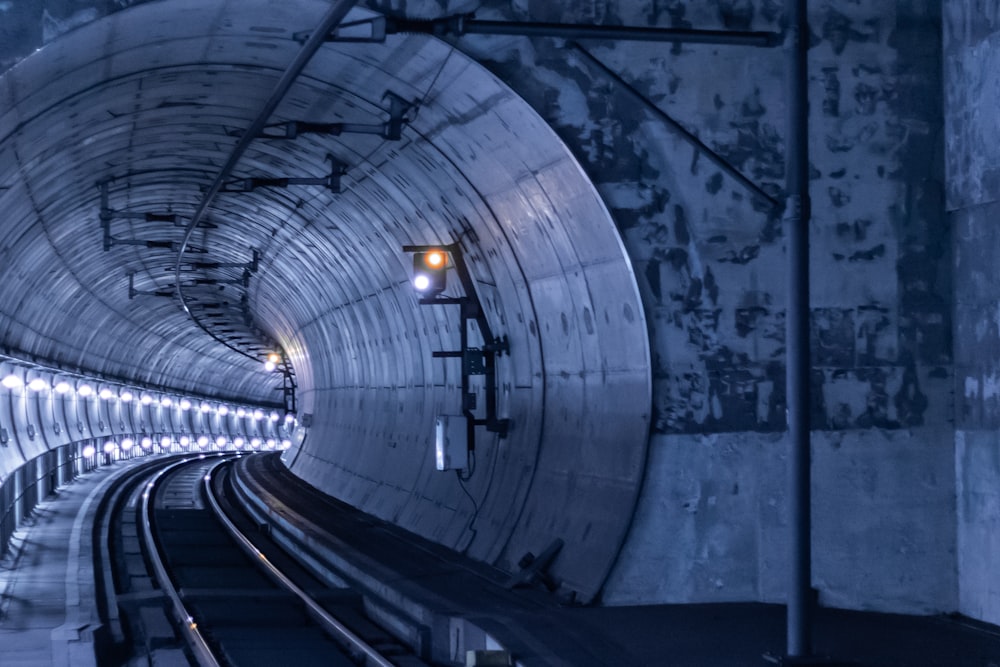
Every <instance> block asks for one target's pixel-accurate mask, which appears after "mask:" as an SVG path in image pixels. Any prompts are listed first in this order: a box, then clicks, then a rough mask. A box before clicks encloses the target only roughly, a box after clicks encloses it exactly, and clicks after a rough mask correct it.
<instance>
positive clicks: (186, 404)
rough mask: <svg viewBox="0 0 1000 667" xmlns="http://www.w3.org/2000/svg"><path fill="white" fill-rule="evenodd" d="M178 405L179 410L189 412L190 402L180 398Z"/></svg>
mask: <svg viewBox="0 0 1000 667" xmlns="http://www.w3.org/2000/svg"><path fill="white" fill-rule="evenodd" d="M180 405H181V410H190V409H191V401H189V400H187V399H186V398H182V399H181V403H180Z"/></svg>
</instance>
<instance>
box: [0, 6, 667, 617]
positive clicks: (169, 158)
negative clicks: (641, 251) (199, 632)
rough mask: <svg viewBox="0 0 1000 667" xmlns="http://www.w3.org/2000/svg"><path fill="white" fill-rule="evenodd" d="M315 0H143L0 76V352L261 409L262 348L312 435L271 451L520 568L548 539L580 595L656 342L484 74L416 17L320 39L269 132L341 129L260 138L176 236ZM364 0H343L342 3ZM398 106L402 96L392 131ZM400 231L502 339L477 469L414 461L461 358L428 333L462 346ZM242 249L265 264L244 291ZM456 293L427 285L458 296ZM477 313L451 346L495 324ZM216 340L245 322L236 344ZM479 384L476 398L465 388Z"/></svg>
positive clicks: (315, 11)
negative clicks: (392, 130) (390, 30)
mask: <svg viewBox="0 0 1000 667" xmlns="http://www.w3.org/2000/svg"><path fill="white" fill-rule="evenodd" d="M326 6H327V5H326V3H323V2H312V3H309V2H305V3H298V2H296V3H274V2H259V3H257V2H254V3H246V2H239V3H225V2H223V3H203V2H188V3H173V2H171V3H150V4H147V5H142V6H138V7H135V8H134V9H131V10H129V11H127V12H121V13H116V14H113V15H111V16H109V17H108V18H106V19H103V20H101V21H98V22H95V23H93V24H90V25H87V26H84V27H82V28H80V29H78V30H75V31H72V32H70V33H69V34H67V35H65V36H64V37H63V38H61V39H60V40H58V41H57V42H55V43H53V44H51V45H49V46H47V47H46V48H44V49H42V50H41V51H40V52H39V53H37V54H35V55H33V56H32V57H30V58H26V59H25V60H24V61H22V62H21V63H19V64H18V65H16V66H15V67H14V68H12V69H11V70H10V71H9V73H8V75H7V77H6V80H7V85H6V86H5V93H4V95H5V102H4V107H5V109H7V110H8V111H7V113H5V114H4V120H3V130H2V134H3V137H4V139H3V155H4V157H3V160H2V164H3V165H4V173H3V175H2V181H3V183H4V184H5V186H6V187H5V190H4V191H3V197H4V202H5V204H4V208H5V210H6V211H7V214H6V215H5V223H4V224H5V230H8V231H5V233H4V236H5V238H6V239H7V242H6V243H5V248H4V266H5V269H4V271H5V276H6V278H5V280H4V283H3V288H2V289H3V296H2V297H0V298H2V301H3V302H4V303H5V304H10V305H11V307H10V308H8V309H5V312H4V314H3V321H4V322H3V330H4V341H5V344H6V345H8V346H9V347H10V348H13V349H16V350H19V351H22V352H23V353H25V354H27V355H30V356H32V357H38V358H42V359H46V360H52V361H55V362H59V363H62V364H68V365H70V366H77V367H83V368H87V369H89V370H92V371H96V372H98V373H101V374H106V375H108V376H110V377H117V378H128V379H131V380H133V381H138V382H141V383H148V384H150V385H154V386H170V387H176V388H178V389H181V390H184V391H186V392H189V393H192V394H197V395H204V396H207V397H239V398H240V399H242V400H243V401H245V402H252V403H259V404H265V405H266V404H274V403H280V402H281V401H280V399H281V397H282V396H281V392H280V391H276V390H275V386H276V385H278V389H279V390H280V384H281V381H280V379H279V380H276V379H275V376H276V375H278V374H277V373H276V372H275V371H271V372H268V371H266V370H265V367H264V364H265V361H266V359H265V356H266V353H267V352H268V351H270V350H271V349H273V350H279V351H281V354H282V355H283V357H284V359H285V362H286V363H287V365H288V367H289V370H290V371H291V372H293V373H294V381H295V383H296V385H297V387H296V406H295V407H296V412H297V416H298V420H299V423H300V424H302V426H301V432H300V433H299V437H298V438H297V443H296V444H295V446H294V447H293V448H292V449H291V450H290V451H288V452H287V461H288V465H289V468H290V469H291V470H293V471H294V472H295V473H296V474H297V475H300V476H301V477H302V478H303V479H305V480H307V481H309V482H310V483H312V484H314V485H315V486H317V487H319V488H321V489H323V490H325V491H327V492H328V493H332V494H333V495H335V496H337V497H339V498H341V499H344V500H346V501H348V502H350V503H352V504H354V505H356V506H357V507H359V508H362V509H364V510H365V511H367V512H370V513H372V514H374V515H376V516H378V517H380V518H384V519H388V520H390V521H392V522H394V523H397V524H398V525H400V526H403V527H405V528H407V529H409V530H412V531H414V532H416V533H418V534H421V535H425V536H428V537H430V538H432V539H434V540H436V541H439V542H441V543H442V544H446V545H448V546H451V547H453V548H455V549H460V550H462V551H465V552H467V553H469V554H470V555H472V556H473V557H475V558H478V559H482V560H487V561H491V562H496V563H501V564H506V565H507V566H508V567H510V568H513V565H514V563H516V561H517V560H519V559H520V558H521V557H522V555H523V554H524V553H526V552H530V551H534V552H536V553H537V552H540V551H541V550H543V549H545V548H546V547H547V546H549V544H550V543H551V542H552V541H553V540H555V539H557V538H559V539H562V540H563V541H564V542H565V547H564V549H565V555H566V557H565V564H564V565H563V567H562V568H561V570H562V572H561V576H562V577H563V578H564V579H565V580H566V581H567V582H568V583H567V585H568V586H569V587H570V589H571V590H573V591H578V592H579V595H580V596H581V598H584V599H590V598H592V597H593V596H594V595H595V594H596V593H597V591H598V590H599V589H600V586H601V584H602V582H603V579H604V577H605V576H606V575H607V572H608V570H609V569H610V567H611V565H612V563H613V561H614V559H615V556H616V555H617V551H618V549H619V548H620V547H621V544H622V541H623V539H624V536H625V531H626V530H627V527H628V525H629V517H630V515H631V512H632V510H633V508H634V505H635V503H636V499H637V495H638V489H639V485H640V483H641V480H642V472H643V465H644V461H645V450H646V441H647V438H648V431H649V419H650V400H651V399H650V371H649V343H648V334H647V330H646V325H645V320H644V317H643V308H642V304H641V302H640V299H639V292H638V288H637V286H636V279H635V275H634V272H633V270H632V266H631V263H630V261H629V258H628V256H627V254H626V253H625V250H624V246H623V244H622V241H621V239H620V236H619V235H618V233H617V231H616V229H615V226H614V223H613V221H612V219H611V217H610V215H609V213H608V210H607V208H606V207H605V205H604V204H603V203H602V199H601V198H600V196H599V195H598V194H597V192H596V191H595V189H594V187H593V185H592V184H591V182H590V181H589V179H588V178H587V176H586V174H585V173H584V172H583V170H582V169H581V167H580V165H579V164H578V163H577V161H576V160H575V159H574V158H573V156H572V154H571V153H570V151H569V150H568V149H567V147H566V146H565V145H564V144H563V143H562V142H561V141H560V139H559V138H558V136H557V135H556V134H555V133H554V132H553V131H552V130H551V128H549V127H548V126H547V125H546V124H545V123H544V121H542V120H541V119H540V118H539V116H538V114H537V113H535V112H534V111H533V110H532V109H531V108H530V106H529V105H527V104H526V103H525V102H524V101H523V100H522V99H521V98H519V97H518V96H517V95H516V94H514V93H513V92H512V91H511V90H510V89H509V88H508V87H507V86H505V85H504V84H503V83H502V82H501V81H499V80H498V79H497V77H495V76H493V75H492V74H490V73H489V72H488V71H487V70H486V69H484V68H483V67H482V66H480V65H478V64H477V63H475V62H474V61H473V60H472V59H470V58H468V57H466V56H463V55H462V54H461V53H460V52H458V51H456V50H455V49H453V48H451V47H449V46H447V45H446V44H444V43H442V42H441V41H440V40H437V39H434V38H432V37H429V36H426V35H415V34H410V35H406V34H402V35H397V36H394V37H390V38H388V39H387V40H386V41H385V43H348V42H345V43H343V44H337V43H331V44H330V45H326V46H324V47H323V48H322V49H320V50H319V52H317V54H316V55H315V57H314V58H312V60H311V61H310V62H309V64H308V66H307V68H306V69H305V70H304V71H303V72H302V73H301V75H299V76H298V77H297V78H296V79H295V82H294V84H293V85H292V87H291V88H290V89H289V90H288V92H287V94H285V95H284V96H283V98H282V99H281V101H280V104H279V105H278V108H277V110H276V111H275V112H274V114H272V115H271V116H270V117H269V118H268V119H267V122H268V127H269V128H275V127H277V128H278V129H279V130H281V132H284V129H285V126H286V125H287V124H288V123H292V122H301V123H303V124H305V123H310V124H343V125H344V126H346V127H347V131H344V132H337V133H335V134H330V133H327V134H323V133H318V132H317V133H307V132H303V133H301V134H299V135H298V136H295V137H294V138H277V139H270V138H260V139H258V140H256V141H253V142H251V143H250V145H249V148H248V150H247V151H246V153H245V154H244V155H243V157H242V158H241V159H240V160H239V162H238V163H237V164H236V166H235V168H234V169H233V170H232V172H231V175H230V176H229V177H228V180H227V183H226V184H225V185H224V186H223V190H222V191H221V192H219V193H218V195H216V196H215V197H214V198H213V199H212V201H211V203H210V204H209V205H208V208H207V209H206V210H205V212H204V215H203V217H202V221H200V222H198V224H197V225H196V228H194V229H192V232H193V233H192V234H190V235H189V237H190V241H189V243H188V244H187V246H186V248H185V249H184V251H183V252H180V253H179V252H178V250H177V249H176V248H178V247H179V246H180V245H181V242H182V241H183V240H184V232H185V224H187V223H189V222H190V221H191V219H192V216H193V215H194V212H195V210H196V209H197V207H198V206H199V204H200V202H201V199H202V196H203V192H204V191H206V190H207V189H208V188H209V187H210V186H211V184H212V181H213V179H215V178H216V177H217V176H218V174H219V173H220V171H221V169H222V166H223V163H224V162H225V161H226V159H227V158H228V156H229V153H230V152H231V151H232V149H233V147H234V146H235V145H236V143H237V141H238V140H239V138H240V133H241V132H243V131H246V130H247V129H248V128H249V126H250V124H251V123H252V121H253V120H254V117H255V115H257V114H258V113H259V110H260V109H261V108H262V107H263V105H264V104H265V101H266V100H267V97H268V95H269V94H270V93H271V92H272V90H273V89H274V87H275V85H276V83H277V82H278V80H279V79H280V77H281V76H282V74H283V72H284V70H285V68H286V67H287V65H288V63H289V62H290V61H292V60H293V59H294V57H295V55H296V53H297V52H298V51H299V49H300V41H301V39H299V40H298V41H297V35H298V34H299V33H301V32H303V31H308V29H309V27H310V25H313V24H315V23H316V22H317V21H318V20H319V18H320V17H322V16H323V14H324V12H325V10H326ZM370 16H371V13H370V12H366V11H364V10H361V9H358V10H354V11H353V12H352V13H351V14H350V15H349V16H348V17H346V18H345V22H346V23H354V22H359V21H363V20H364V19H365V18H367V17H370ZM310 17H312V18H310ZM393 105H399V107H401V108H402V107H405V111H403V112H399V114H400V115H402V116H403V117H402V118H401V119H400V120H399V122H400V123H401V129H400V130H399V131H398V133H397V134H398V136H394V137H392V138H386V135H387V134H388V133H387V132H385V131H383V128H384V127H385V126H387V124H388V123H389V122H390V120H391V114H390V111H391V110H392V106H393ZM355 127H356V128H360V130H359V131H356V132H352V131H351V129H352V128H355ZM371 128H374V130H372V129H371ZM371 132H377V133H371ZM280 136H287V135H286V134H281V135H280ZM331 162H333V163H335V164H336V165H337V170H338V174H337V181H338V183H337V184H336V187H333V186H334V184H333V183H321V184H318V185H317V184H297V183H293V184H289V185H287V186H286V187H279V186H274V187H268V186H261V187H253V188H248V187H246V181H247V180H248V179H254V178H257V179H269V178H270V179H275V178H279V179H280V178H291V179H293V180H294V179H296V178H306V179H308V178H310V177H312V178H314V179H318V177H323V176H325V175H327V174H329V173H330V171H331V167H332V166H333V165H332V164H331ZM341 171H342V172H343V173H342V174H340V173H339V172H341ZM102 212H103V214H104V218H102ZM105 218H106V220H105ZM179 221H180V222H179ZM105 224H106V228H105V227H104V226H103V225H105ZM107 238H110V240H111V241H110V243H105V241H106V239H107ZM144 242H152V243H147V244H146V245H143V243H144ZM412 244H437V245H447V244H457V246H458V248H460V252H461V253H462V256H463V258H464V262H465V264H466V265H467V267H468V273H469V274H470V277H471V280H472V281H473V283H474V285H475V293H476V296H477V298H478V301H479V303H480V304H481V307H482V309H483V311H484V313H485V316H486V318H487V319H488V320H489V323H490V328H491V332H492V333H493V335H494V336H496V337H500V336H503V337H505V338H506V340H507V341H509V353H508V354H504V355H501V356H500V358H499V359H498V360H497V378H496V382H497V387H498V396H497V398H496V401H497V403H498V407H497V409H498V410H500V411H501V412H502V418H503V419H506V420H509V423H510V425H511V426H510V428H509V430H508V432H507V433H505V434H504V436H503V437H501V436H500V434H497V433H490V432H488V431H486V430H485V429H483V428H481V427H480V428H478V429H477V430H478V431H480V433H478V434H477V435H476V437H475V450H474V456H475V470H474V472H473V474H472V476H471V477H470V478H469V480H468V481H467V482H461V481H459V480H458V479H457V478H456V476H455V475H453V474H445V473H443V472H439V471H437V470H436V469H435V466H434V456H435V451H434V444H435V431H434V428H435V419H436V417H437V416H438V415H449V414H450V415H461V414H462V395H461V394H462V392H461V388H462V387H461V373H462V369H461V360H460V359H453V358H441V359H437V358H433V357H432V352H433V351H435V350H456V349H459V348H460V334H459V331H460V326H461V322H460V318H459V312H458V308H456V306H454V305H425V306H421V305H420V304H419V302H418V300H419V297H420V295H419V294H418V293H417V292H416V291H415V290H414V289H413V286H412V284H411V276H410V273H411V270H412V266H411V265H410V263H411V257H410V254H407V253H405V252H404V251H403V247H404V246H407V245H412ZM108 246H110V247H108ZM254 253H257V254H258V255H259V260H257V264H258V265H257V267H255V269H256V270H255V271H254V272H253V273H251V274H249V276H250V277H249V279H248V281H247V282H246V283H245V284H244V283H243V282H239V281H240V279H241V278H242V272H241V269H240V268H239V265H249V264H250V263H251V262H252V259H253V256H254ZM179 254H180V255H181V256H180V257H179V256H178V255H179ZM178 263H180V264H181V265H182V266H181V267H180V268H181V272H180V273H176V272H175V268H176V265H177V264H178ZM218 265H224V266H222V267H219V266H218ZM234 266H236V267H237V268H235V269H234V268H232V267H234ZM175 273H176V275H179V276H180V277H181V281H182V286H184V287H185V292H186V294H185V295H184V298H185V304H184V307H179V304H178V299H177V298H176V294H175V284H176V281H175ZM450 282H451V283H452V284H451V285H449V287H448V291H447V292H446V296H447V295H453V294H455V295H461V294H462V286H461V284H460V283H459V281H458V280H457V279H455V278H454V277H452V278H451V281H450ZM164 294H165V295H166V296H164ZM241 301H242V302H243V303H244V304H245V307H242V308H241ZM248 325H249V326H248ZM468 326H469V329H470V331H471V335H472V336H473V340H472V342H471V343H470V346H473V347H482V346H483V345H484V344H485V343H489V342H492V341H483V340H482V334H481V332H479V331H478V328H477V327H476V325H475V324H474V323H470V324H469V325H468ZM234 330H235V331H245V332H246V333H244V337H242V338H240V337H232V336H231V335H230V337H228V338H227V335H228V333H227V332H229V331H234ZM268 346H271V347H268ZM473 382H474V384H473V386H471V387H470V388H469V393H474V394H475V393H476V392H478V393H479V394H484V392H483V387H482V382H481V379H480V381H479V383H478V384H479V386H478V387H477V386H475V380H474V381H473ZM485 402H486V398H485V395H483V396H479V400H478V403H479V404H480V405H481V406H483V407H485V406H484V404H485ZM282 407H284V406H282ZM480 412H482V409H480ZM306 424H308V426H306ZM463 484H467V487H468V492H470V493H471V494H472V497H473V498H475V499H476V500H475V502H469V499H468V498H467V497H466V494H465V493H464V492H463V489H462V485H463ZM473 522H475V526H474V527H473V530H472V531H470V526H471V525H472V523H473Z"/></svg>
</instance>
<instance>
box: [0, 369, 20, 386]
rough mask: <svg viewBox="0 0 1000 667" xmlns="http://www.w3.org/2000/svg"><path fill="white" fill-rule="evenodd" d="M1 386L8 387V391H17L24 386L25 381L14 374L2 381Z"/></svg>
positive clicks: (0, 381)
mask: <svg viewBox="0 0 1000 667" xmlns="http://www.w3.org/2000/svg"><path fill="white" fill-rule="evenodd" d="M0 384H2V385H3V386H5V387H7V388H8V389H17V388H18V387H20V386H21V385H23V384H24V380H22V379H21V378H20V377H18V376H17V375H14V374H13V373H12V374H10V375H8V376H7V377H5V378H4V379H3V380H0Z"/></svg>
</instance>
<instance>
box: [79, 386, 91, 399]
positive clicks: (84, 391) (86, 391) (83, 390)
mask: <svg viewBox="0 0 1000 667" xmlns="http://www.w3.org/2000/svg"><path fill="white" fill-rule="evenodd" d="M76 393H78V394H80V396H83V397H87V396H90V395H91V394H93V393H94V388H93V387H91V386H90V385H89V384H81V385H80V386H79V387H78V388H77V390H76Z"/></svg>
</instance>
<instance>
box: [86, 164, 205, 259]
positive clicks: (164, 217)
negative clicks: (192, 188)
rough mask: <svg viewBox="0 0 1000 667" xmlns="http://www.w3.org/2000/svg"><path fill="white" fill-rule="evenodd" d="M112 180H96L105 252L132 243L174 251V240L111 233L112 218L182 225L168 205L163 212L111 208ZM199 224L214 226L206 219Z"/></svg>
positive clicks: (178, 217)
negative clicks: (123, 236) (140, 237)
mask: <svg viewBox="0 0 1000 667" xmlns="http://www.w3.org/2000/svg"><path fill="white" fill-rule="evenodd" d="M112 180H114V179H112V178H105V179H103V180H100V181H98V182H97V187H98V188H100V190H101V211H100V214H99V217H100V220H101V231H102V233H103V246H104V251H105V252H107V251H109V250H111V248H113V247H114V246H116V245H132V246H141V247H144V248H159V249H163V250H174V251H176V250H177V249H178V244H177V242H175V241H168V240H163V239H126V238H121V237H118V236H114V235H112V234H111V222H112V221H113V220H143V221H145V222H163V223H168V224H170V225H173V226H175V227H183V226H184V224H183V223H182V222H181V220H182V218H181V216H179V215H177V214H176V213H174V212H173V211H171V210H170V209H169V207H168V208H167V211H166V212H165V213H164V212H155V211H118V210H116V209H113V208H111V203H110V199H111V195H110V193H109V187H108V186H109V184H110V183H111V181H112ZM199 226H201V227H207V228H211V227H216V225H214V224H212V223H210V222H208V221H204V222H203V223H201V224H200V225H199ZM188 251H189V252H202V250H200V249H198V248H189V249H188Z"/></svg>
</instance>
